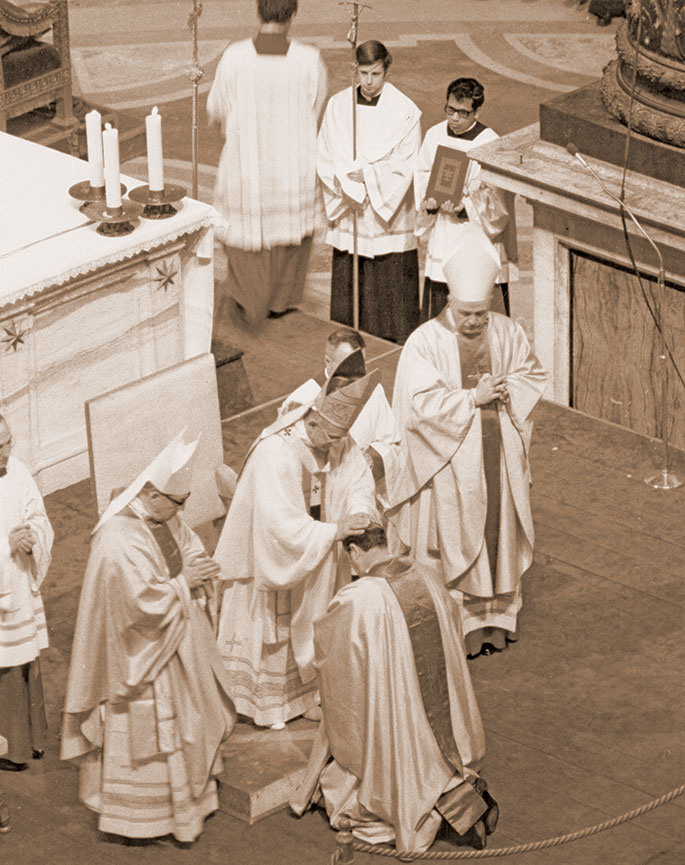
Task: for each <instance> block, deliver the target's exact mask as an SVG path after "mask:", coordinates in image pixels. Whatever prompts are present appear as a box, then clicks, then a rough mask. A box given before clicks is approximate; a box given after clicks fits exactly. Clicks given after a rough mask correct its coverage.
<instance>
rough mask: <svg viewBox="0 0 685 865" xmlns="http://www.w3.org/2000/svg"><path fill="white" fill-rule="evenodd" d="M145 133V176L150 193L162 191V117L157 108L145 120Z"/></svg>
mask: <svg viewBox="0 0 685 865" xmlns="http://www.w3.org/2000/svg"><path fill="white" fill-rule="evenodd" d="M145 129H146V132H147V176H148V186H149V187H150V191H151V192H161V191H162V190H163V189H164V160H163V157H162V115H161V114H160V113H159V112H158V111H157V106H156V105H155V107H154V108H153V109H152V114H148V116H147V117H146V118H145Z"/></svg>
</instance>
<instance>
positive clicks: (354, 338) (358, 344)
mask: <svg viewBox="0 0 685 865" xmlns="http://www.w3.org/2000/svg"><path fill="white" fill-rule="evenodd" d="M326 342H330V344H331V345H334V346H336V347H337V346H339V345H342V343H345V344H346V345H352V346H354V347H355V348H364V347H365V345H366V343H365V342H364V337H363V336H362V335H361V333H359V332H358V331H356V330H352V328H351V327H339V328H338V329H337V330H334V331H333V333H332V334H330V336H329V337H328V339H327V340H326Z"/></svg>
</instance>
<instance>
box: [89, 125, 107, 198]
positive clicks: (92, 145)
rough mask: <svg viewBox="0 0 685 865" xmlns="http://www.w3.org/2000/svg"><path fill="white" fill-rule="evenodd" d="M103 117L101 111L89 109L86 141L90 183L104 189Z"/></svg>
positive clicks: (94, 186)
mask: <svg viewBox="0 0 685 865" xmlns="http://www.w3.org/2000/svg"><path fill="white" fill-rule="evenodd" d="M100 124H101V117H100V112H99V111H95V110H93V111H89V112H88V114H86V143H87V144H88V170H89V175H90V185H91V186H92V187H93V188H96V189H102V187H103V186H104V185H105V175H104V173H103V170H102V134H101V130H100Z"/></svg>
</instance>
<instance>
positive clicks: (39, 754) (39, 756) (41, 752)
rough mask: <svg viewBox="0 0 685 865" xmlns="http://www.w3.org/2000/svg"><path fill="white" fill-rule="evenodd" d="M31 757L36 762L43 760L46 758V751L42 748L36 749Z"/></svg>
mask: <svg viewBox="0 0 685 865" xmlns="http://www.w3.org/2000/svg"><path fill="white" fill-rule="evenodd" d="M31 756H32V757H33V759H34V760H42V759H43V757H44V756H45V751H44V750H43V749H42V748H34V749H33V751H32V752H31Z"/></svg>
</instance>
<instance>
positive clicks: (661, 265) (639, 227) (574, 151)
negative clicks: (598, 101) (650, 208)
mask: <svg viewBox="0 0 685 865" xmlns="http://www.w3.org/2000/svg"><path fill="white" fill-rule="evenodd" d="M566 149H567V150H568V152H569V153H570V154H571V156H573V157H575V158H576V159H577V160H578V162H580V164H581V165H582V166H583V168H584V169H585V170H586V171H588V172H589V173H590V174H591V175H592V176H593V177H594V178H595V180H596V181H597V183H599V185H600V186H601V187H602V189H603V190H604V192H605V193H606V194H607V195H608V196H609V198H613V200H614V201H615V202H617V204H618V206H619V207H620V208H622V209H623V210H625V212H626V213H627V214H628V216H629V217H630V218H631V219H632V220H633V222H634V223H635V226H636V228H637V230H638V231H639V232H640V234H641V235H642V236H643V237H644V239H645V240H646V241H647V242H648V243H649V244H650V246H651V247H652V249H653V250H654V252H656V254H657V257H658V259H659V273H658V276H657V279H658V283H659V285H660V286H663V284H664V278H665V272H664V258H663V256H662V254H661V250H660V249H659V247H658V246H657V245H656V243H654V241H653V240H652V238H651V237H650V236H649V235H648V234H647V232H646V231H645V230H644V228H643V227H642V225H641V224H640V222H639V220H638V218H637V216H635V214H634V213H633V211H632V210H631V209H630V207H628V205H627V204H626V203H625V201H624V200H623V199H622V198H619V197H618V195H615V194H614V193H613V192H612V191H611V190H610V189H609V187H608V186H607V185H606V183H605V182H604V181H603V180H602V178H601V177H600V176H599V174H597V172H596V171H595V170H594V168H592V166H591V165H590V164H589V163H588V162H587V160H586V159H585V158H584V157H583V156H581V155H580V153H579V152H578V148H577V147H576V145H575V144H574V143H573V142H572V141H569V143H568V144H567V145H566Z"/></svg>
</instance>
